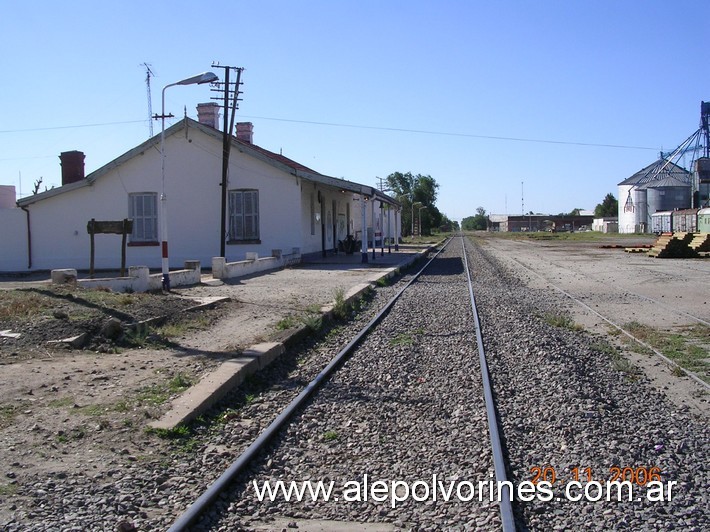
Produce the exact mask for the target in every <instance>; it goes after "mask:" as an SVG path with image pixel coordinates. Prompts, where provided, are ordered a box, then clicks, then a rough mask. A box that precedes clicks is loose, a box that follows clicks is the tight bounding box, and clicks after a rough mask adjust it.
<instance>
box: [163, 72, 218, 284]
mask: <svg viewBox="0 0 710 532" xmlns="http://www.w3.org/2000/svg"><path fill="white" fill-rule="evenodd" d="M217 79H218V78H217V75H216V74H215V73H213V72H203V73H202V74H198V75H196V76H192V77H190V78H185V79H183V80H180V81H176V82H175V83H170V84H169V85H166V86H165V87H163V95H162V108H161V114H160V117H155V118H160V119H161V129H160V174H161V191H160V222H159V225H160V235H161V236H160V240H161V246H160V247H161V252H162V257H163V259H162V270H163V290H170V263H169V259H168V198H167V197H166V196H165V119H166V118H167V117H171V116H173V115H166V114H165V89H167V88H168V87H173V86H175V85H202V84H203V83H212V82H213V81H217Z"/></svg>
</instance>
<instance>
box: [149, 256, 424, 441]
mask: <svg viewBox="0 0 710 532" xmlns="http://www.w3.org/2000/svg"><path fill="white" fill-rule="evenodd" d="M434 247H435V245H419V246H412V245H408V246H403V245H400V246H399V250H397V251H396V250H395V249H394V246H393V247H392V248H391V250H389V249H388V248H385V250H384V253H382V250H381V249H378V250H377V251H376V253H375V257H374V259H373V256H372V250H370V252H369V253H368V262H367V263H364V262H363V261H362V255H361V254H360V253H355V254H353V255H346V254H344V253H338V254H328V255H326V257H322V256H311V257H308V258H307V259H306V260H305V261H304V262H303V263H301V264H299V265H298V266H296V267H293V268H288V269H286V270H280V271H277V272H270V274H269V275H264V274H255V275H252V276H249V277H248V278H243V279H239V280H236V281H237V282H238V284H239V285H240V288H242V289H243V290H244V291H245V292H248V291H249V290H250V287H251V286H254V287H256V286H258V291H259V293H260V294H261V296H262V297H268V295H269V293H271V295H273V293H274V292H278V291H280V290H281V287H282V286H283V284H280V283H283V282H284V281H285V282H288V283H290V284H291V285H293V284H294V283H299V284H298V288H300V289H302V290H303V291H308V290H309V287H315V286H318V285H319V284H322V283H323V282H325V281H326V280H328V279H332V278H333V277H334V276H335V277H336V278H338V279H346V282H348V283H349V285H350V287H349V289H347V290H345V294H344V299H345V301H346V302H350V301H353V300H355V299H358V298H360V297H361V296H362V294H363V293H364V292H365V291H366V290H368V289H369V288H370V287H371V286H372V285H374V284H376V283H377V282H378V281H379V280H380V279H384V278H389V277H392V276H394V275H396V274H397V272H398V271H399V270H400V269H404V268H406V267H408V266H410V265H411V264H413V263H414V262H416V261H417V260H418V259H419V258H421V257H423V256H424V255H426V254H427V253H428V252H429V251H430V250H431V249H433V248H434ZM265 273H266V272H265ZM341 273H342V275H340V274H341ZM296 274H297V275H296ZM252 281H256V282H252ZM224 284H227V285H228V284H229V282H227V283H224ZM210 285H211V286H212V287H213V288H217V290H218V287H215V285H214V284H212V283H210ZM254 289H255V290H256V288H254ZM213 295H219V292H216V293H214V294H213ZM332 309H333V302H332V301H330V302H327V303H326V304H322V305H321V313H322V314H323V315H326V316H327V315H328V314H329V313H330V312H332ZM305 334H308V330H307V329H306V327H305V326H301V327H299V328H295V329H292V330H289V332H288V333H286V334H285V335H283V336H282V337H280V339H279V341H277V342H262V343H258V344H256V345H252V346H251V347H249V348H248V349H245V350H243V351H242V352H241V354H240V355H239V356H237V357H235V358H232V359H229V360H227V361H225V362H223V363H222V364H221V365H220V366H218V367H217V368H216V369H215V370H214V371H212V372H211V373H209V374H207V375H206V376H205V377H203V378H202V379H201V380H200V381H199V382H198V383H197V384H195V385H194V386H192V387H191V388H189V389H188V390H186V391H185V392H184V393H183V394H182V395H180V396H179V397H177V398H176V399H175V400H174V401H173V403H172V405H171V407H170V409H169V410H168V411H167V412H166V413H165V414H164V415H163V416H162V417H161V418H160V419H158V420H156V421H153V422H151V423H150V426H151V427H152V428H154V429H164V430H170V429H173V428H175V427H177V426H178V425H180V424H184V423H188V422H189V421H191V420H193V419H195V418H196V417H198V416H199V415H201V414H203V413H204V412H206V411H207V410H208V409H209V408H210V407H211V406H212V405H214V404H215V403H216V402H218V401H219V400H220V399H221V398H222V397H224V396H225V395H226V394H227V393H228V392H229V391H230V390H232V389H233V388H234V387H236V386H238V385H239V384H241V383H242V382H243V381H244V379H245V378H246V377H247V376H248V375H251V374H253V373H255V372H257V371H259V370H260V369H263V368H264V367H266V366H267V365H268V364H270V363H271V362H273V361H274V360H275V359H277V358H278V357H279V356H280V355H281V354H282V353H284V352H285V351H286V346H287V345H289V344H290V343H291V342H293V341H294V340H295V339H297V338H302V337H303V336H304V335H305Z"/></svg>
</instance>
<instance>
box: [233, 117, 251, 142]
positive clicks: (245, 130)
mask: <svg viewBox="0 0 710 532" xmlns="http://www.w3.org/2000/svg"><path fill="white" fill-rule="evenodd" d="M237 138H238V139H239V140H243V141H244V142H248V143H249V144H254V142H253V140H254V124H252V123H251V122H237Z"/></svg>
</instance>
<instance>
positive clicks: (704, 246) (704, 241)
mask: <svg viewBox="0 0 710 532" xmlns="http://www.w3.org/2000/svg"><path fill="white" fill-rule="evenodd" d="M689 246H690V247H691V248H692V249H694V250H695V251H697V252H698V255H700V256H701V257H710V233H695V234H694V235H693V240H691V241H690V244H689Z"/></svg>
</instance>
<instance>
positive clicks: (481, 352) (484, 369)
mask: <svg viewBox="0 0 710 532" xmlns="http://www.w3.org/2000/svg"><path fill="white" fill-rule="evenodd" d="M461 248H462V254H463V262H464V269H465V270H466V279H467V281H468V295H469V297H470V298H471V310H472V311H473V322H474V324H475V327H476V343H477V344H478V358H479V362H480V365H481V379H482V381H483V396H484V398H485V400H486V415H487V416H488V434H489V436H490V440H491V448H492V450H493V467H494V468H495V473H496V482H498V483H499V484H498V486H501V488H502V489H501V493H500V497H499V498H500V500H499V501H498V505H499V508H500V518H501V522H502V525H503V532H514V531H515V517H514V516H513V505H512V503H511V500H512V494H511V493H510V489H509V487H508V485H507V484H500V483H501V482H502V483H505V482H507V480H508V476H507V474H506V472H505V457H504V456H503V446H502V444H501V442H500V433H499V432H498V415H497V413H496V407H495V401H494V399H493V387H492V386H491V379H490V374H489V372H488V363H487V361H486V351H485V349H484V347H483V334H482V332H481V321H480V320H479V318H478V308H477V307H476V298H475V296H474V295H473V281H472V280H471V270H470V269H469V267H468V258H467V256H466V237H465V236H463V235H461Z"/></svg>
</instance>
